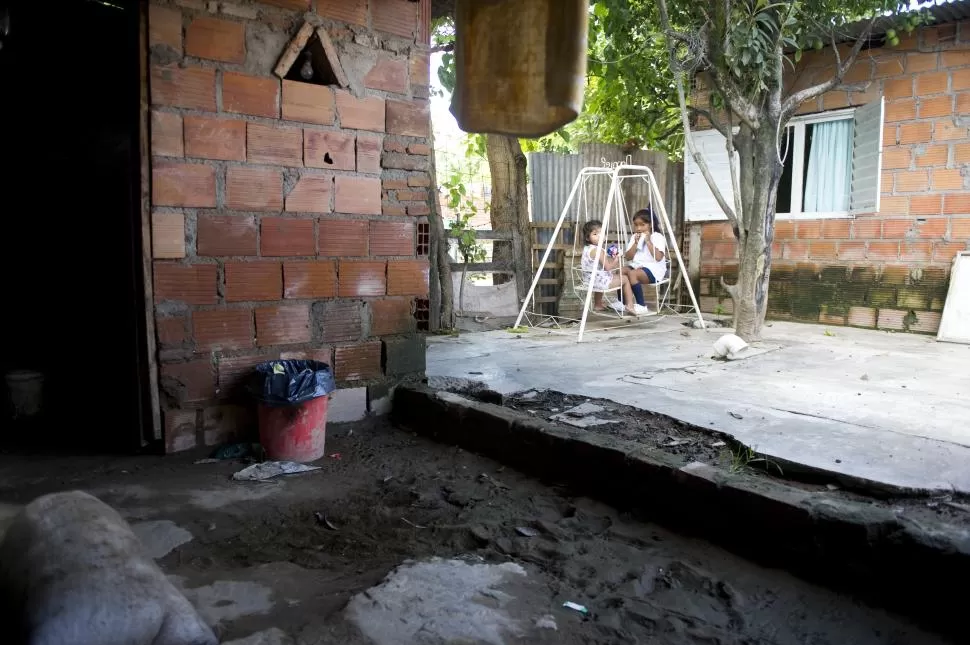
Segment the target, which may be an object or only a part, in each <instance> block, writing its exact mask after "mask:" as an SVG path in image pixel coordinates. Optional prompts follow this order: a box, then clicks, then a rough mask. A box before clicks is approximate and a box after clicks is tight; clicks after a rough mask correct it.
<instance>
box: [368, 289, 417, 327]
mask: <svg viewBox="0 0 970 645" xmlns="http://www.w3.org/2000/svg"><path fill="white" fill-rule="evenodd" d="M411 305H412V301H411V300H410V299H404V298H385V299H381V300H375V301H373V302H372V303H371V304H370V308H371V324H370V334H371V336H393V335H395V334H406V333H408V332H410V331H411V329H412V327H413V324H414V323H413V321H414V316H413V314H412V313H411Z"/></svg>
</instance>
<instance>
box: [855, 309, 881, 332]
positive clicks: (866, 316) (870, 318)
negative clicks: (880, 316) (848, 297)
mask: <svg viewBox="0 0 970 645" xmlns="http://www.w3.org/2000/svg"><path fill="white" fill-rule="evenodd" d="M849 324H850V325H852V326H853V327H869V328H874V327H875V326H876V310H875V309H873V308H872V307H849Z"/></svg>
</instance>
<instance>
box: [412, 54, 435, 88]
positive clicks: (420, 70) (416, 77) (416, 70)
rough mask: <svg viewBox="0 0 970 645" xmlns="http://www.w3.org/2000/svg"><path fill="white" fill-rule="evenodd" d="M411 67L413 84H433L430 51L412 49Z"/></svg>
mask: <svg viewBox="0 0 970 645" xmlns="http://www.w3.org/2000/svg"><path fill="white" fill-rule="evenodd" d="M410 68H411V83H412V84H413V85H430V84H431V57H430V56H429V55H428V52H423V51H419V50H417V49H412V50H411V62H410Z"/></svg>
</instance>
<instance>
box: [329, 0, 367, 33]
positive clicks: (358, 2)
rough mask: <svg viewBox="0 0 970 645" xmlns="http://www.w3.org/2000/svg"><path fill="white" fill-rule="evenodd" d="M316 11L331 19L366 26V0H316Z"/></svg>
mask: <svg viewBox="0 0 970 645" xmlns="http://www.w3.org/2000/svg"><path fill="white" fill-rule="evenodd" d="M317 13H319V14H320V15H321V16H323V17H324V18H330V19H331V20H338V21H340V22H349V23H353V24H355V25H362V26H365V27H366V26H367V0H317Z"/></svg>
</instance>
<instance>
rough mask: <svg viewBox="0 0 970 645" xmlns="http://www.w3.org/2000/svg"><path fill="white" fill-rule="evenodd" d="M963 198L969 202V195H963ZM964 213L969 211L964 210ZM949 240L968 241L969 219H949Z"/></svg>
mask: <svg viewBox="0 0 970 645" xmlns="http://www.w3.org/2000/svg"><path fill="white" fill-rule="evenodd" d="M964 198H965V199H968V200H970V195H965V196H964ZM968 206H970V204H968ZM964 212H970V211H966V210H965V211H964ZM950 238H951V239H954V240H970V218H967V217H954V218H953V219H951V220H950Z"/></svg>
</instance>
